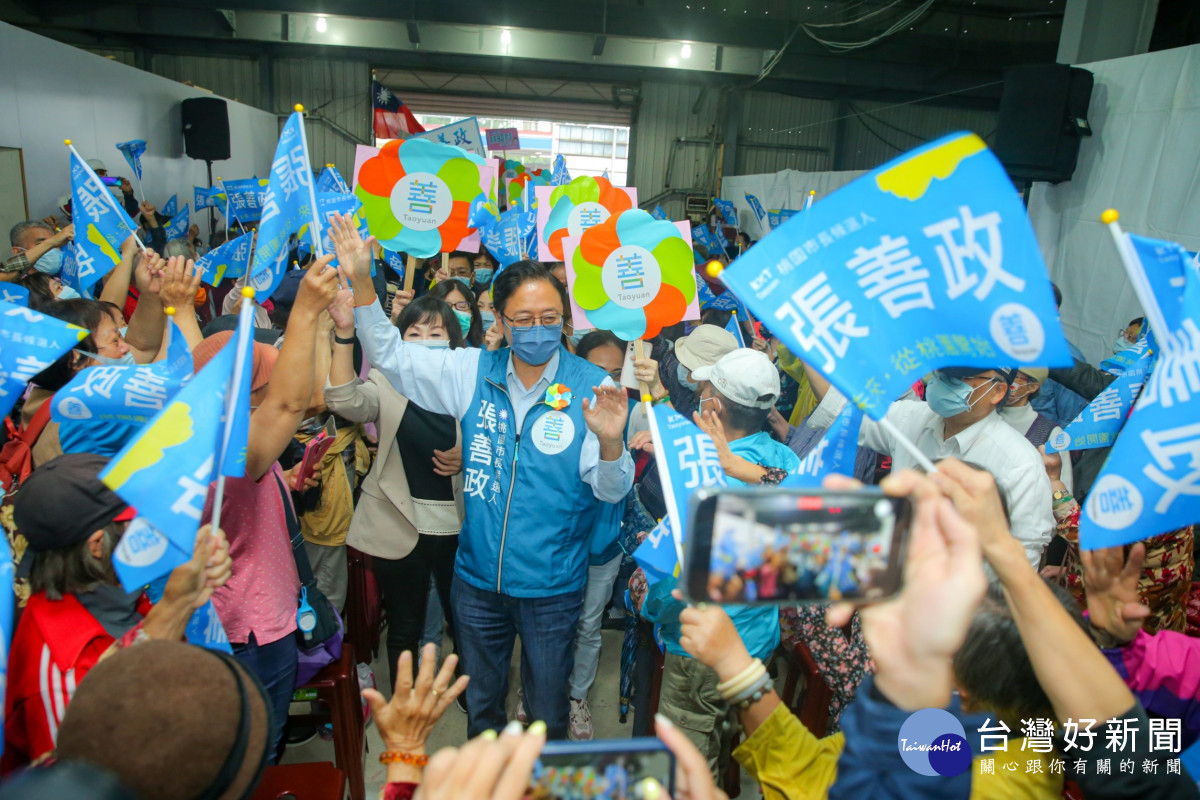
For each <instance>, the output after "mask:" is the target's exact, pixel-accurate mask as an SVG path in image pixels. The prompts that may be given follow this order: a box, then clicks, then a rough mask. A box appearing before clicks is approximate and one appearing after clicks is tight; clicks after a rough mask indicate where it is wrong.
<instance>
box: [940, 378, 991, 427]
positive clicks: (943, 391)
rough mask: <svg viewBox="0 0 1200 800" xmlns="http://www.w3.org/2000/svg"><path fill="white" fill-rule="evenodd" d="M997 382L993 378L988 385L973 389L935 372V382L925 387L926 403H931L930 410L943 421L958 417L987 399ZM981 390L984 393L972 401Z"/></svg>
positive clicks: (969, 385) (966, 384) (962, 382)
mask: <svg viewBox="0 0 1200 800" xmlns="http://www.w3.org/2000/svg"><path fill="white" fill-rule="evenodd" d="M995 382H996V379H995V378H992V379H991V380H989V381H988V382H987V383H983V384H980V385H979V386H976V387H975V388H973V389H972V388H971V384H969V383H967V382H966V381H959V380H950V379H947V378H945V377H943V376H942V375H940V374H939V373H936V372H935V373H934V374H933V380H931V381H930V382H929V385H928V386H927V387H925V402H927V403H929V408H930V409H932V410H933V413H935V414H937V415H938V416H939V417H941V418H942V419H949V418H950V417H957V416H958V415H959V414H965V413H966V412H968V411H970V410H971V409H973V408H974V407H975V405H976V404H977V403H979V402H980V401H981V400H983V398H985V397H987V394H988V391H990V390H991V388H992V384H994V383H995ZM980 389H984V393H983V394H982V395H981V396H980V397H978V398H977V399H974V400H972V397H973V396H974V394H975V392H977V391H979V390H980Z"/></svg>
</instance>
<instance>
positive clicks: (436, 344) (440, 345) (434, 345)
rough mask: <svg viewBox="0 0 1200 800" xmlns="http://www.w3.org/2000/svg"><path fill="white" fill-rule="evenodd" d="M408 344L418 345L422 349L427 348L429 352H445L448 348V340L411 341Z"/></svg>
mask: <svg viewBox="0 0 1200 800" xmlns="http://www.w3.org/2000/svg"><path fill="white" fill-rule="evenodd" d="M409 344H419V345H421V346H422V347H428V348H429V349H430V350H445V349H446V348H448V347H449V346H450V340H449V339H412V340H410V341H409Z"/></svg>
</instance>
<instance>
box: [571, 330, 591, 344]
mask: <svg viewBox="0 0 1200 800" xmlns="http://www.w3.org/2000/svg"><path fill="white" fill-rule="evenodd" d="M588 333H589V331H575V332H574V333H572V334H571V335H570V337H568V338H570V340H571V344H574V345H578V344H579V343H580V342H581V341H583V337H584V336H587V335H588Z"/></svg>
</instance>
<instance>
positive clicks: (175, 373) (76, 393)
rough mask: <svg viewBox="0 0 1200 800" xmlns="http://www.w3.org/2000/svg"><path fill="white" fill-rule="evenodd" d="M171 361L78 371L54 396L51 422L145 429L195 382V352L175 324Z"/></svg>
mask: <svg viewBox="0 0 1200 800" xmlns="http://www.w3.org/2000/svg"><path fill="white" fill-rule="evenodd" d="M170 328H171V332H170V337H171V341H170V343H169V344H168V345H167V357H166V359H164V360H163V361H158V362H156V363H153V364H139V365H137V366H120V365H115V364H114V365H108V366H98V367H88V368H87V369H84V370H80V371H79V372H78V373H77V374H76V375H75V377H74V378H72V379H71V380H70V382H68V383H67V385H66V386H64V387H63V388H61V389H59V390H58V392H56V393H55V395H54V405H53V406H52V407H51V409H50V418H51V419H53V420H54V421H55V422H58V423H62V422H65V421H67V420H86V419H93V420H97V421H100V422H119V423H125V424H128V425H142V424H145V423H146V422H149V421H150V420H151V419H152V418H153V417H154V416H155V415H156V414H158V413H159V412H160V411H162V410H163V407H164V406H165V405H166V404H167V403H168V402H169V401H170V399H171V398H172V397H174V396H175V395H176V394H178V392H179V390H180V389H182V388H183V386H184V385H185V384H186V383H187V382H188V380H189V379H190V378H191V377H192V353H191V351H190V350H188V346H187V341H186V340H185V339H184V338H183V334H182V333H180V332H179V328H178V327H176V325H175V323H174V321H172V322H171V325H170Z"/></svg>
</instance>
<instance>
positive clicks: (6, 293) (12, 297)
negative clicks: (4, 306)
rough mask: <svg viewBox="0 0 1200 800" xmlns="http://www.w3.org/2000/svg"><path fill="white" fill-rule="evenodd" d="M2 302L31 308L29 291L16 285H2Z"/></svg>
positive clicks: (0, 298) (0, 289) (0, 299)
mask: <svg viewBox="0 0 1200 800" xmlns="http://www.w3.org/2000/svg"><path fill="white" fill-rule="evenodd" d="M0 302H3V303H12V304H13V305H14V306H25V307H26V308H29V290H28V289H26V288H25V287H24V286H19V285H17V284H15V283H0Z"/></svg>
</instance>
